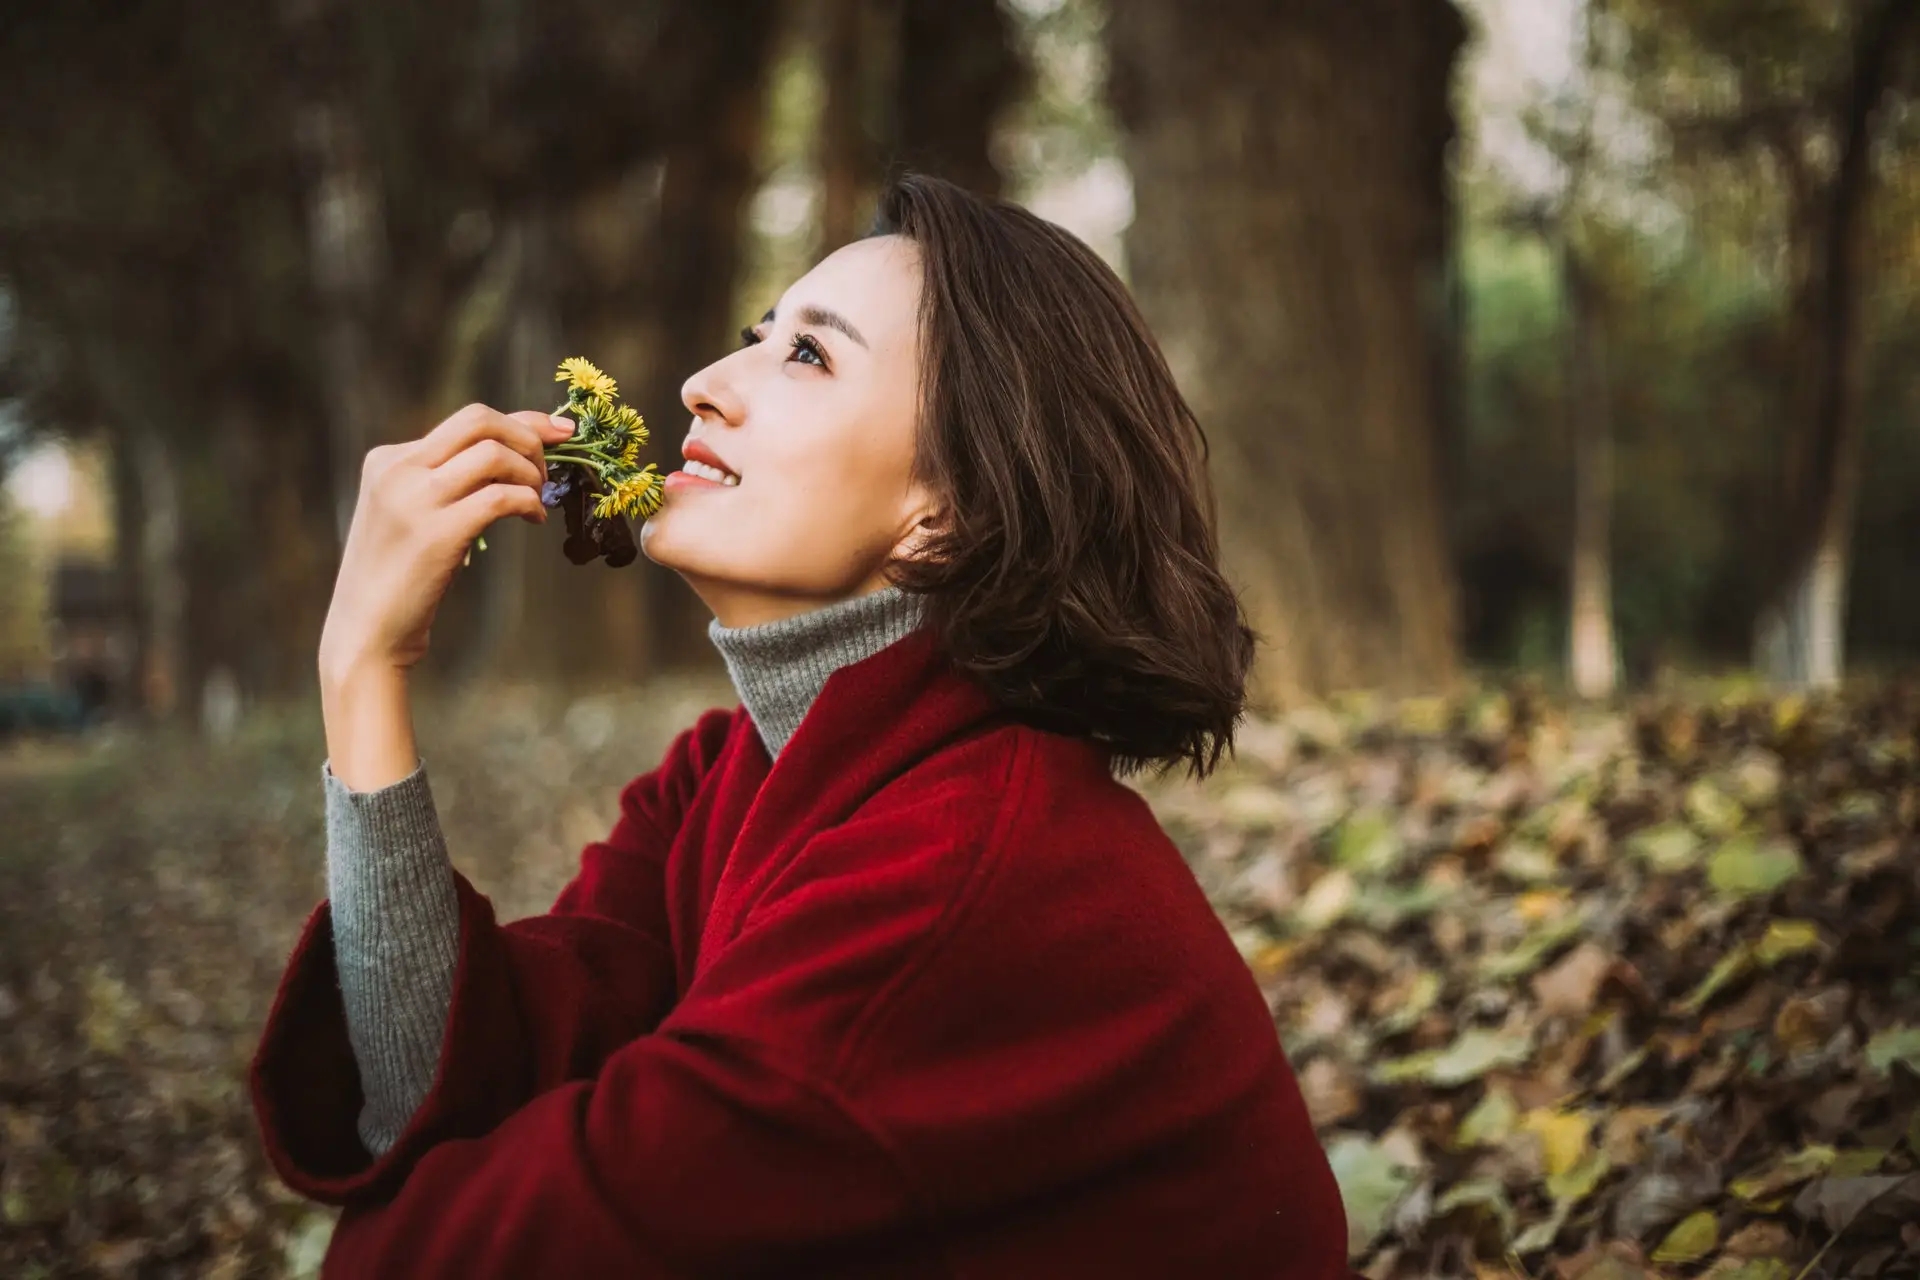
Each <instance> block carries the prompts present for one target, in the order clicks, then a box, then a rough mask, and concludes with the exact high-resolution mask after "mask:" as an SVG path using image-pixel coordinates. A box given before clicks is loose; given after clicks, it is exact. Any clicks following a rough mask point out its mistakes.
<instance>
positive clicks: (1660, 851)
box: [1627, 822, 1701, 873]
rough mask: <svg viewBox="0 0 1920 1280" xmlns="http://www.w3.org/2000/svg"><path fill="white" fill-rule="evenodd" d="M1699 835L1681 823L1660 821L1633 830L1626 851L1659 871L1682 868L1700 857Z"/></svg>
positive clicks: (1673, 870) (1682, 869)
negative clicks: (1654, 825) (1638, 829)
mask: <svg viewBox="0 0 1920 1280" xmlns="http://www.w3.org/2000/svg"><path fill="white" fill-rule="evenodd" d="M1700 850H1701V841H1700V836H1699V834H1698V833H1697V832H1695V831H1694V829H1693V828H1692V827H1689V826H1687V825H1686V824H1685V823H1683V822H1668V823H1662V824H1661V825H1660V826H1657V827H1648V828H1646V829H1644V830H1641V831H1637V832H1635V833H1634V835H1633V836H1632V838H1631V839H1629V840H1628V841H1627V852H1628V853H1630V854H1632V855H1633V856H1634V857H1636V858H1639V859H1640V860H1641V861H1642V862H1645V863H1646V864H1647V865H1648V866H1649V867H1650V868H1652V869H1653V870H1655V871H1660V872H1668V873H1671V872H1676V871H1685V870H1686V869H1687V868H1688V867H1691V866H1694V865H1695V864H1696V863H1698V862H1699V860H1700Z"/></svg>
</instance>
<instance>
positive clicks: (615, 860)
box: [249, 711, 730, 1205]
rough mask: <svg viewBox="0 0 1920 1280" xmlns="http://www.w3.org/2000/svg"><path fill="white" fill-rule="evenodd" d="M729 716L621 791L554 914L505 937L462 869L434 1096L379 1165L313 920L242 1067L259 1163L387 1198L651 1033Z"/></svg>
mask: <svg viewBox="0 0 1920 1280" xmlns="http://www.w3.org/2000/svg"><path fill="white" fill-rule="evenodd" d="M729 720H730V716H729V715H728V714H727V713H725V712H721V711H710V712H708V713H706V715H704V716H703V717H701V719H700V721H699V722H697V723H696V724H695V725H694V726H692V727H691V728H689V729H687V730H686V731H684V732H683V733H681V734H680V735H679V736H678V737H676V738H675V740H674V742H673V743H672V745H671V746H670V747H669V748H668V750H667V753H666V756H665V758H664V759H663V760H662V762H661V765H660V767H659V768H657V769H655V770H654V771H653V772H651V773H648V774H645V775H642V776H641V777H639V778H636V779H634V780H633V781H632V782H631V783H629V784H628V785H627V786H626V787H625V788H623V789H622V791H621V796H620V814H619V817H618V819H617V820H616V822H615V824H614V828H613V830H612V832H611V833H610V834H609V835H608V836H607V838H606V839H605V840H602V841H595V842H593V843H591V844H589V845H588V846H587V847H586V849H585V850H584V851H583V853H582V855H581V862H580V868H579V872H578V874H577V875H576V876H575V877H574V879H573V880H572V881H571V882H570V883H569V884H568V885H567V886H566V888H565V889H564V890H563V891H562V892H561V894H560V896H559V898H558V900H557V901H556V902H555V904H554V907H553V909H552V910H551V911H550V912H548V913H547V914H545V915H541V916H533V917H529V918H528V919H525V920H520V921H515V922H513V923H511V924H508V925H504V926H502V925H500V924H498V923H497V922H496V921H495V919H494V914H493V908H492V904H491V903H490V902H489V901H488V900H487V898H486V897H485V896H484V895H482V894H481V893H480V892H479V891H478V890H476V889H475V888H474V887H473V885H472V883H471V882H470V881H468V879H467V878H466V877H465V876H464V875H461V874H460V873H459V872H457V871H456V872H455V873H454V878H455V883H456V891H457V895H458V900H459V939H460V940H459V950H458V955H457V959H456V961H455V971H454V980H453V999H452V1006H451V1008H450V1010H449V1014H448V1019H447V1028H446V1034H445V1039H444V1042H443V1044H442V1045H441V1049H440V1055H439V1062H438V1067H437V1070H436V1074H435V1076H434V1080H433V1086H432V1088H431V1090H430V1091H429V1093H428V1095H427V1097H426V1098H425V1100H424V1101H423V1102H422V1103H421V1104H420V1106H419V1107H418V1108H417V1109H416V1110H415V1111H414V1113H413V1115H412V1118H411V1119H410V1120H409V1121H408V1123H407V1125H406V1127H405V1128H404V1129H403V1130H402V1131H401V1133H400V1135H399V1137H398V1139H397V1140H396V1141H395V1142H394V1143H393V1145H392V1146H391V1147H389V1148H388V1149H387V1150H386V1151H385V1152H384V1153H383V1154H382V1155H381V1156H379V1157H378V1158H375V1157H373V1156H371V1155H370V1154H369V1152H368V1151H367V1148H366V1147H365V1146H364V1145H363V1144H362V1142H361V1140H360V1137H359V1135H358V1132H357V1130H356V1117H357V1116H358V1115H359V1113H360V1109H361V1107H362V1104H363V1101H364V1099H363V1094H362V1088H361V1082H360V1076H359V1071H358V1068H357V1067H356V1066H355V1063H354V1058H353V1050H352V1046H351V1043H350V1041H349V1040H348V1037H347V1029H346V1020H345V1014H344V1008H343V1006H342V1003H341V994H340V986H339V981H338V974H337V972H336V970H335V965H334V953H333V926H332V916H331V907H330V904H329V903H326V902H322V903H321V904H320V905H319V906H318V907H316V908H315V909H314V911H313V913H312V915H311V916H309V918H308V919H307V922H306V924H305V926H304V928H303V929H302V930H301V933H300V937H299V940H298V942H297V943H296V944H295V946H294V950H293V955H292V958H291V959H290V961H289V962H288V965H287V969H286V973H285V975H284V977H283V978H282V981H281V984H280V989H279V991H278V992H277V993H276V995H275V997H274V1001H273V1005H272V1008H271V1010H270V1011H269V1013H268V1015H267V1021H266V1026H265V1028H264V1030H263V1032H262V1035H261V1041H260V1045H259V1048H258V1050H257V1051H256V1053H255V1055H254V1059H253V1062H252V1064H251V1067H250V1070H249V1085H250V1091H251V1094H252V1100H253V1106H254V1112H255V1116H256V1119H257V1120H258V1122H259V1125H260V1129H261V1136H262V1142H263V1145H264V1147H265V1149H266V1152H267V1155H268V1157H269V1159H270V1160H271V1162H272V1163H273V1165H274V1168H275V1170H276V1171H277V1172H278V1173H279V1174H280V1176H281V1178H282V1179H283V1180H284V1181H285V1182H286V1184H287V1185H288V1186H289V1187H290V1188H292V1189H293V1190H295V1191H297V1192H299V1193H301V1194H303V1195H305V1196H307V1197H309V1198H311V1199H314V1200H319V1201H322V1202H324V1203H329V1204H340V1205H346V1204H349V1203H352V1202H353V1201H355V1200H360V1199H370V1200H378V1199H382V1198H385V1197H386V1196H389V1195H391V1194H392V1192H393V1191H394V1189H395V1188H397V1187H398V1186H399V1185H400V1183H401V1182H403V1181H404V1180H405V1179H406V1177H407V1174H408V1171H409V1170H410V1169H411V1168H412V1167H413V1165H414V1164H415V1163H416V1162H417V1161H418V1160H419V1159H420V1157H421V1155H422V1154H423V1153H424V1152H426V1151H428V1150H430V1149H432V1148H433V1147H435V1146H436V1145H438V1144H440V1143H442V1142H446V1141H449V1140H454V1139H460V1138H471V1137H476V1136H478V1135H481V1134H485V1133H487V1132H490V1131H491V1130H493V1129H494V1128H496V1127H497V1126H498V1125H499V1124H500V1123H501V1122H502V1121H503V1120H505V1119H506V1118H507V1117H508V1116H509V1115H511V1114H513V1113H514V1112H515V1111H516V1110H518V1109H519V1108H520V1107H522V1106H524V1105H525V1104H526V1103H527V1102H529V1101H530V1100H531V1099H533V1098H535V1097H537V1096H539V1095H540V1094H542V1093H544V1092H546V1091H548V1090H552V1089H554V1088H557V1087H558V1086H560V1085H562V1084H564V1083H565V1082H567V1081H569V1080H578V1079H582V1078H586V1077H589V1076H591V1075H592V1074H593V1073H594V1072H595V1071H596V1070H597V1069H598V1068H599V1066H600V1065H601V1064H602V1063H603V1062H604V1061H605V1059H606V1057H607V1055H608V1054H609V1053H611V1052H612V1051H613V1049H614V1048H616V1047H617V1046H619V1045H622V1044H625V1043H627V1042H628V1041H630V1040H632V1039H633V1038H634V1037H635V1036H639V1035H643V1034H644V1033H646V1032H647V1031H649V1030H651V1029H652V1028H653V1027H655V1026H657V1025H658V1024H659V1021H660V1019H661V1018H662V1017H664V1016H665V1015H666V1013H667V1011H668V1010H669V1009H671V1008H672V1006H673V1003H674V1000H675V998H676V995H677V992H678V979H677V976H676V973H675V966H674V958H673V951H672V947H671V945H670V938H669V931H668V924H667V906H666V895H665V868H666V858H667V851H668V849H669V847H670V846H671V844H672V837H673V834H674V832H676V831H677V830H678V828H679V826H680V820H681V817H682V816H683V815H684V813H685V811H686V809H687V807H688V805H689V804H690V803H691V802H692V798H693V796H694V794H695V793H696V792H697V790H698V788H699V784H700V781H701V779H702V778H703V777H704V775H705V773H706V771H707V770H708V769H710V768H711V766H712V763H713V761H714V758H715V756H716V755H717V753H718V750H719V746H720V742H721V740H722V739H723V738H724V736H725V734H726V732H727V726H728V722H729Z"/></svg>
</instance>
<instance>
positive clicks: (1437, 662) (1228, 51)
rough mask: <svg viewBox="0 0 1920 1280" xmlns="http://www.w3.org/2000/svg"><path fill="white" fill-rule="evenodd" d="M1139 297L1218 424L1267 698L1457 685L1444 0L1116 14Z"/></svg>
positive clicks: (1455, 40) (1229, 555) (1199, 406)
mask: <svg viewBox="0 0 1920 1280" xmlns="http://www.w3.org/2000/svg"><path fill="white" fill-rule="evenodd" d="M1109 32H1110V39H1111V42H1112V50H1113V64H1114V65H1113V76H1112V81H1111V86H1112V93H1113V97H1114V103H1115V106H1116V108H1117V110H1118V113H1119V116H1120V119H1121V121H1122V124H1123V126H1124V128H1125V130H1126V155H1127V160H1128V163H1129V165H1130V166H1131V168H1132V171H1133V178H1134V190H1135V196H1134V200H1135V210H1136V212H1135V217H1134V222H1133V226H1132V228H1131V229H1130V230H1129V232H1128V235H1127V252H1128V260H1129V264H1130V268H1131V273H1132V278H1133V282H1134V288H1135V291H1136V293H1137V295H1138V297H1139V299H1140V301H1141V304H1142V306H1143V309H1144V310H1145V312H1146V314H1147V315H1148V316H1149V317H1150V319H1151V320H1152V321H1153V322H1154V324H1155V327H1156V330H1157V332H1158V333H1159V335H1160V337H1161V340H1162V342H1163V344H1164V346H1165V348H1166V350H1167V354H1168V357H1169V360H1170V362H1171V364H1172V366H1173V369H1174V372H1175V375H1176V376H1177V377H1178V378H1179V380H1180V384H1181V386H1182V387H1183V388H1184V390H1185V391H1186V393H1187V395H1188V398H1189V400H1190V401H1191V402H1192V404H1193V407H1194V409H1195V411H1196V412H1197V413H1198V415H1199V417H1200V419H1201V421H1202V422H1203V423H1204V424H1205V425H1206V427H1207V429H1208V433H1209V439H1210V442H1211V445H1212V454H1213V466H1212V473H1213V480H1214V485H1215V490H1216V493H1217V496H1218V502H1219V513H1220V528H1221V538H1222V545H1223V552H1224V554H1225V557H1226V563H1227V566H1228V569H1229V572H1230V573H1232V574H1233V576H1234V577H1235V578H1236V579H1237V581H1238V584H1239V586H1240V588H1241V591H1242V595H1243V598H1244V600H1245V601H1246V604H1247V606H1248V611H1249V614H1250V615H1251V617H1252V620H1253V625H1254V627H1255V629H1256V630H1257V631H1259V632H1260V633H1261V637H1262V639H1263V641H1264V642H1265V643H1264V644H1263V647H1262V650H1261V652H1260V656H1259V658H1258V660H1257V664H1256V670H1255V690H1256V696H1257V697H1260V698H1261V699H1262V700H1274V699H1282V700H1284V699H1290V698H1294V697H1298V696H1302V695H1309V694H1316V693H1324V692H1327V691H1330V690H1335V689H1340V688H1344V687H1354V686H1376V687H1384V688H1388V689H1392V690H1405V689H1414V688H1428V687H1433V686H1437V685H1440V684H1443V683H1445V682H1446V681H1448V680H1449V679H1450V678H1451V677H1452V676H1453V674H1454V672H1455V667H1456V638H1455V613H1456V608H1457V606H1456V598H1455V597H1456V592H1455V586H1454V580H1453V573H1452V567H1451V565H1450V563H1449V561H1448V557H1447V555H1446V551H1445V546H1446V544H1445V541H1444V523H1443V520H1442V516H1441V510H1440V498H1439V488H1440V480H1439V468H1438V464H1437V458H1436V453H1437V452H1438V442H1439V440H1440V438H1441V430H1440V422H1441V418H1442V412H1443V410H1442V397H1443V389H1442V385H1441V383H1442V379H1441V378H1439V377H1437V376H1436V369H1437V368H1438V367H1439V364H1440V357H1439V356H1438V355H1437V354H1436V348H1437V347H1442V346H1443V344H1444V339H1445V335H1444V334H1443V333H1441V332H1439V331H1438V330H1439V328H1440V325H1441V323H1442V321H1441V319H1440V318H1441V317H1443V316H1444V315H1445V308H1444V307H1441V306H1438V305H1436V300H1437V299H1439V298H1440V297H1443V296H1444V283H1445V278H1446V274H1445V253H1446V247H1445V246H1446V243H1447V237H1446V232H1445V228H1446V216H1445V215H1446V209H1447V200H1448V188H1447V181H1446V172H1445V158H1446V151H1447V148H1448V145H1449V143H1450V140H1451V138H1452V134H1453V126H1452V111H1451V106H1450V104H1449V99H1448V84H1449V78H1450V74H1451V70H1452V66H1453V59H1454V56H1455V54H1456V52H1457V51H1458V49H1459V47H1460V45H1461V42H1462V40H1463V39H1464V34H1465V33H1464V29H1463V26H1462V23H1461V20H1460V17H1459V14H1458V13H1457V12H1456V11H1455V10H1454V8H1453V7H1452V5H1451V4H1450V3H1447V0H1407V2H1406V3H1389V2H1388V0H1367V2H1365V3H1351V4H1345V5H1322V4H1311V3H1305V2H1304V0H1289V2H1287V3H1275V4H1254V3H1252V0H1233V2H1230V3H1222V4H1218V5H1205V6H1190V5H1181V4H1177V3H1175V2H1174V0H1139V2H1138V3H1128V4H1125V5H1116V6H1114V7H1113V9H1112V12H1111V16H1110V18H1109Z"/></svg>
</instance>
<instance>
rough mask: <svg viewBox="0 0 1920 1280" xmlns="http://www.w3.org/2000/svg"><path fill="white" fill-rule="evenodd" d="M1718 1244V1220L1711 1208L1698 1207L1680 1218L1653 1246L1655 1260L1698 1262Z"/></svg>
mask: <svg viewBox="0 0 1920 1280" xmlns="http://www.w3.org/2000/svg"><path fill="white" fill-rule="evenodd" d="M1719 1244H1720V1221H1719V1219H1718V1218H1716V1217H1714V1214H1713V1210H1711V1209H1698V1210H1695V1211H1694V1212H1693V1213H1690V1214H1688V1215H1687V1216H1686V1217H1684V1218H1682V1219H1680V1221H1679V1223H1678V1224H1676V1225H1675V1226H1674V1228H1673V1230H1671V1231H1669V1232H1667V1235H1666V1239H1664V1240H1662V1241H1661V1242H1660V1243H1659V1245H1658V1246H1656V1247H1655V1248H1654V1251H1653V1260H1654V1261H1655V1262H1678V1263H1688V1262H1698V1261H1700V1259H1702V1258H1704V1257H1706V1256H1707V1255H1708V1254H1710V1253H1712V1252H1713V1251H1714V1249H1715V1248H1716V1247H1718V1245H1719Z"/></svg>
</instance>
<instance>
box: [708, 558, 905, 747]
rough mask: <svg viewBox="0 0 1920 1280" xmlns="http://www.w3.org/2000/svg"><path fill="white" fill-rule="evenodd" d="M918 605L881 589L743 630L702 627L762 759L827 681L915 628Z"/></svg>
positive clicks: (802, 715)
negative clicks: (755, 734)
mask: <svg viewBox="0 0 1920 1280" xmlns="http://www.w3.org/2000/svg"><path fill="white" fill-rule="evenodd" d="M923 607H924V606H923V602H922V600H921V599H920V597H919V596H916V595H911V594H909V593H907V592H905V591H903V590H901V589H900V588H899V587H893V586H887V587H882V588H880V589H879V590H878V591H870V592H868V593H867V594H866V595H862V596H855V597H853V598H852V599H851V600H839V601H835V602H834V603H833V604H829V605H823V606H821V607H820V608H817V609H811V610H808V611H807V612H805V613H801V614H796V615H795V616H793V617H791V618H782V619H781V620H779V621H778V622H763V623H759V624H757V625H754V626H750V627H723V626H721V625H720V620H719V619H718V618H715V619H713V620H712V621H710V622H708V623H707V638H708V639H710V640H712V641H713V646H714V648H716V649H718V650H719V651H720V656H721V657H722V658H724V659H725V660H726V663H727V673H728V674H729V675H731V676H732V677H733V687H734V688H735V690H737V691H738V692H739V694H740V701H741V703H742V704H743V705H744V706H745V707H746V709H747V714H748V715H749V716H751V717H752V718H753V723H754V727H755V728H757V729H758V730H759V731H760V740H761V741H762V742H764V743H765V744H766V746H767V755H768V757H769V758H772V759H778V758H779V755H780V749H781V748H782V747H784V746H785V745H786V744H787V739H789V738H791V737H792V736H793V732H794V730H796V729H798V728H799V727H800V721H801V720H802V719H803V718H805V716H806V714H807V708H808V707H810V706H812V705H813V700H814V698H816V697H817V696H819V693H820V690H821V688H822V687H823V686H825V684H826V683H827V677H828V676H830V675H832V674H833V673H834V672H835V671H838V670H839V669H840V668H841V667H845V666H850V665H852V664H853V663H856V662H859V661H861V660H862V659H864V658H868V657H871V656H872V655H874V654H876V653H878V652H880V650H882V649H884V648H886V647H887V646H888V645H890V644H893V643H894V642H895V641H897V640H900V639H901V638H903V637H905V636H906V635H907V634H908V633H909V632H911V631H913V630H914V628H916V627H917V626H919V625H920V622H921V619H922V617H923Z"/></svg>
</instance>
